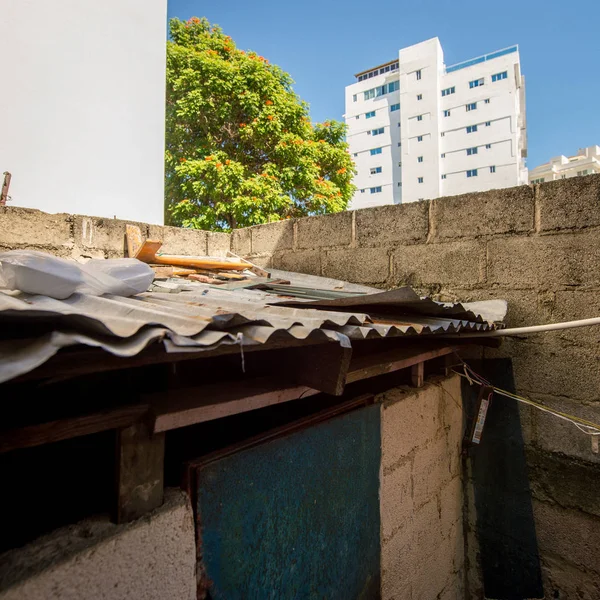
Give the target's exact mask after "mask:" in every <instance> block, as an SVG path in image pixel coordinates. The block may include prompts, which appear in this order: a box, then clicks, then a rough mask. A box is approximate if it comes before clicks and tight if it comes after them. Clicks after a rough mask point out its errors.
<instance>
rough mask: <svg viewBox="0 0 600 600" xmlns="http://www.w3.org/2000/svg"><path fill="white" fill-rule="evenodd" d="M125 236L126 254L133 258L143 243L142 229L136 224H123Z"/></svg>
mask: <svg viewBox="0 0 600 600" xmlns="http://www.w3.org/2000/svg"><path fill="white" fill-rule="evenodd" d="M125 237H126V238H127V256H129V258H135V256H136V255H137V253H138V250H139V249H140V248H141V246H142V244H143V238H142V231H141V229H140V228H139V227H138V226H137V225H129V224H127V225H125Z"/></svg>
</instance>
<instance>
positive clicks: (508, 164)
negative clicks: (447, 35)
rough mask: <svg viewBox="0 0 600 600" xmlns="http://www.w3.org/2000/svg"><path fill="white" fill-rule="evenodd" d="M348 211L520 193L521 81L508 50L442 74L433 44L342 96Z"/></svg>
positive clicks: (523, 143) (402, 55) (409, 52)
mask: <svg viewBox="0 0 600 600" xmlns="http://www.w3.org/2000/svg"><path fill="white" fill-rule="evenodd" d="M345 118H346V123H347V124H348V142H349V145H350V152H351V155H352V157H353V160H354V162H355V164H356V167H357V171H358V174H357V176H356V178H355V181H354V183H355V185H356V186H357V188H358V190H357V192H356V194H355V196H354V198H353V200H352V203H351V207H352V208H362V207H365V206H376V205H379V204H399V203H401V202H414V201H416V200H421V199H429V198H438V197H440V196H451V195H456V194H463V193H466V192H475V191H483V190H489V189H493V188H506V187H511V186H515V185H520V184H526V183H527V182H528V179H527V169H526V167H525V157H526V156H527V136H526V121H525V79H524V77H523V75H521V69H520V59H519V50H518V47H517V46H511V47H510V48H506V49H504V50H499V51H496V52H492V53H491V54H486V55H485V56H480V57H478V58H474V59H471V60H468V61H465V62H462V63H458V64H456V65H452V66H449V67H446V66H445V65H444V55H443V52H442V47H441V45H440V42H439V40H438V38H433V39H431V40H427V41H425V42H421V43H419V44H416V45H414V46H410V47H408V48H403V49H402V50H400V52H399V57H398V59H395V60H392V61H390V62H387V63H385V64H383V65H380V66H378V67H374V68H373V69H369V70H367V71H361V72H360V73H358V74H357V75H356V83H353V84H352V85H349V86H347V87H346V114H345Z"/></svg>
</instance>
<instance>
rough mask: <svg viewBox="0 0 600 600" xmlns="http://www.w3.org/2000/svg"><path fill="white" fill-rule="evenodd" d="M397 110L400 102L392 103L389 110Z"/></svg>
mask: <svg viewBox="0 0 600 600" xmlns="http://www.w3.org/2000/svg"><path fill="white" fill-rule="evenodd" d="M397 110H400V104H392V105H391V106H390V112H396V111H397Z"/></svg>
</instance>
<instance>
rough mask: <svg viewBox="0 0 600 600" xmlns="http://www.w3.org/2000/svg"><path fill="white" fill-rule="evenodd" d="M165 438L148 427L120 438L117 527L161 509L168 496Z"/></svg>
mask: <svg viewBox="0 0 600 600" xmlns="http://www.w3.org/2000/svg"><path fill="white" fill-rule="evenodd" d="M164 460H165V434H164V433H154V434H153V433H152V432H151V430H150V427H149V426H148V424H146V423H136V424H135V425H131V426H129V427H125V428H123V429H120V430H119V432H118V434H117V502H116V504H117V506H116V510H115V513H116V515H115V519H116V522H117V523H127V522H128V521H133V520H134V519H138V518H139V517H141V516H142V515H144V514H145V513H147V512H149V511H151V510H154V509H155V508H158V507H159V506H160V505H161V504H162V502H163V496H164Z"/></svg>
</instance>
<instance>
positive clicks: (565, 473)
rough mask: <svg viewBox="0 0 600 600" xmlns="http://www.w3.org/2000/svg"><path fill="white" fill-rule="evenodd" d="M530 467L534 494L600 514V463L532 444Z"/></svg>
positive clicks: (597, 515) (530, 447) (589, 512)
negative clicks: (599, 478)
mask: <svg viewBox="0 0 600 600" xmlns="http://www.w3.org/2000/svg"><path fill="white" fill-rule="evenodd" d="M589 443H590V441H589V440H588V444H589ZM594 456H597V455H594ZM527 468H528V470H529V481H530V484H531V491H532V495H533V497H534V498H537V499H538V500H541V501H543V502H548V503H556V504H558V505H559V506H562V507H563V508H568V509H573V510H577V511H583V512H585V513H588V514H589V515H594V516H596V517H598V518H600V495H599V494H598V473H599V472H600V470H599V468H598V464H592V463H590V462H584V461H582V460H575V459H573V458H570V457H568V456H564V455H562V454H557V453H554V452H548V450H547V449H540V448H538V447H537V446H528V447H527Z"/></svg>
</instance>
